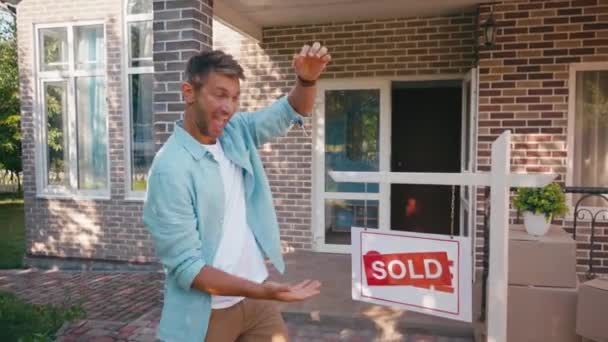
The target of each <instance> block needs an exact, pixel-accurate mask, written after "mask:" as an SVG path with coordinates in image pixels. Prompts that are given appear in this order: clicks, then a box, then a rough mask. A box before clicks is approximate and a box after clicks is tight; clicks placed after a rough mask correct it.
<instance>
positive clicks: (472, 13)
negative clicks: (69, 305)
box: [17, 0, 608, 273]
mask: <svg viewBox="0 0 608 342" xmlns="http://www.w3.org/2000/svg"><path fill="white" fill-rule="evenodd" d="M266 3H267V4H269V5H261V4H258V3H256V2H246V1H233V0H216V1H212V0H179V1H177V0H176V1H170V0H160V1H159V0H154V1H152V0H102V1H85V0H55V1H52V2H50V1H45V0H21V1H20V3H19V4H18V6H17V14H18V16H17V22H18V38H19V65H20V80H21V99H22V115H23V116H22V130H23V153H24V155H23V162H24V177H23V181H24V191H25V204H26V227H27V258H28V260H29V262H30V263H34V264H49V263H61V264H63V265H66V264H69V263H70V262H72V261H74V262H77V263H78V265H82V264H83V263H96V264H98V265H103V266H108V265H117V266H118V267H126V266H128V265H129V266H134V267H145V266H147V265H150V266H154V265H155V262H156V259H155V257H154V251H153V248H152V244H151V241H150V239H149V237H148V235H147V232H146V230H145V228H144V227H143V225H142V222H141V209H142V202H143V199H144V196H145V186H146V182H145V180H146V171H147V168H148V166H149V165H150V162H151V160H152V158H153V156H154V152H155V151H156V149H157V148H158V147H159V146H161V145H162V143H163V142H164V141H165V140H166V139H167V137H168V136H169V135H170V134H171V132H172V130H173V122H174V121H175V120H176V119H178V118H179V117H180V113H181V111H182V109H183V106H182V103H181V96H180V92H179V85H180V80H181V79H182V69H183V67H184V63H185V61H186V60H187V59H188V58H189V57H190V56H191V55H192V54H193V53H196V52H198V51H200V50H205V49H211V48H219V49H224V50H226V51H227V52H229V53H231V54H233V55H234V56H235V57H236V58H237V59H238V60H239V61H241V63H242V65H243V66H244V68H245V69H246V74H247V80H246V81H245V82H244V83H243V84H242V99H241V109H242V110H256V109H259V108H261V107H263V106H265V105H268V104H270V103H271V102H272V101H273V100H274V99H276V98H278V97H279V96H281V95H282V94H285V93H286V92H287V91H288V90H289V89H290V87H291V86H292V85H293V83H294V75H293V73H292V69H291V65H290V62H291V56H292V54H293V53H295V52H297V50H298V49H299V48H300V47H301V46H302V45H303V44H305V43H310V42H312V41H315V40H318V41H321V42H323V43H324V44H325V45H327V46H328V47H329V49H330V51H331V54H332V57H333V62H332V63H331V65H330V66H329V68H328V70H327V72H326V73H325V74H324V77H323V79H322V80H321V81H320V82H319V96H318V99H317V106H316V109H315V113H314V116H313V118H312V119H307V120H306V121H305V125H304V129H301V128H299V127H294V128H293V129H292V130H291V131H290V133H289V134H288V135H287V136H285V137H281V138H278V139H276V140H275V141H274V142H272V143H269V144H266V145H264V146H262V147H261V148H260V152H261V154H262V157H263V160H264V163H265V167H266V171H267V174H268V177H269V180H270V182H271V186H272V190H273V194H274V199H275V204H276V209H277V214H278V218H279V223H280V226H281V234H282V239H283V243H284V246H285V249H286V250H293V249H306V250H315V251H318V252H332V253H344V252H348V248H349V243H350V240H349V239H350V237H349V233H348V227H350V226H351V225H357V226H367V227H370V228H378V229H381V230H390V229H391V227H392V228H393V229H403V230H415V231H423V232H429V233H437V234H450V232H451V231H453V232H454V233H455V234H462V235H468V236H475V239H474V241H475V245H476V253H477V254H478V255H479V254H480V253H481V252H482V247H481V244H482V240H483V234H482V230H481V229H479V227H481V226H482V223H483V219H482V217H481V212H482V211H481V209H480V208H481V207H482V205H483V201H484V197H483V195H482V194H483V192H482V191H480V190H479V189H477V190H475V189H464V188H463V189H460V188H454V189H452V188H450V187H438V186H436V187H430V186H427V187H420V186H406V185H378V184H336V183H333V182H332V181H331V179H329V178H328V177H327V170H330V169H333V170H350V171H374V170H380V171H389V170H390V171H408V172H460V171H463V170H464V171H466V170H474V169H477V170H482V171H483V170H488V168H489V156H490V144H491V142H492V141H493V140H494V139H495V138H496V137H497V136H498V135H499V134H500V133H501V132H502V131H504V130H511V131H512V132H513V133H515V136H514V140H515V143H514V146H513V155H512V158H513V165H514V170H513V171H514V172H532V173H534V172H554V173H557V174H559V175H560V176H559V180H560V181H561V182H563V183H564V184H566V185H575V186H589V187H591V186H593V187H601V186H604V187H605V186H608V166H607V165H608V157H607V153H608V150H607V146H608V130H607V126H606V120H602V115H601V114H603V115H604V116H603V119H605V118H606V116H605V115H606V96H608V1H606V0H572V1H552V0H551V1H535V0H527V1H498V2H493V3H492V4H488V3H484V1H475V0H458V1H454V0H450V1H448V0H445V1H427V2H423V1H398V0H394V1H393V0H391V1H382V2H375V1H368V2H361V1H343V2H337V3H331V4H327V3H325V2H324V1H317V0H315V1H297V0H292V1H270V2H265V4H266ZM490 16H492V17H493V18H495V19H496V20H497V25H498V30H497V35H496V42H495V43H496V44H495V45H494V46H491V47H488V46H486V45H485V44H484V43H485V39H484V37H483V36H484V34H483V30H482V29H481V24H482V23H484V22H486V20H487V19H488V18H489V17H490ZM602 106H603V107H602ZM598 108H599V109H598ZM602 108H603V109H602ZM597 113H599V114H600V115H596V114H597ZM452 203H453V205H452ZM589 205H590V206H592V207H594V206H595V207H597V206H600V205H601V203H599V202H598V203H595V202H594V203H590V204H589ZM429 207H432V213H430V211H429ZM555 223H556V224H560V225H563V226H564V227H565V228H566V229H571V223H572V217H571V216H569V217H566V219H564V220H559V221H556V222H555ZM490 229H491V228H490ZM595 234H596V247H595V249H596V253H595V256H596V260H595V267H596V269H595V270H596V272H601V273H608V226H607V225H605V224H604V225H602V224H598V229H597V230H596V232H595ZM589 235H590V229H589V228H588V227H585V226H584V224H583V227H582V228H579V230H578V231H577V240H578V241H579V244H578V248H579V253H578V258H579V264H580V271H581V272H583V271H585V270H586V266H585V265H586V263H587V257H588V254H589V249H590V246H589ZM477 264H478V265H479V258H478V261H477Z"/></svg>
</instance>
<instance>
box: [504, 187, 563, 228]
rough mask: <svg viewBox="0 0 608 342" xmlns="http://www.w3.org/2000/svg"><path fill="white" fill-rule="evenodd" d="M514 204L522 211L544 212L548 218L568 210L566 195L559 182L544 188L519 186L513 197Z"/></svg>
mask: <svg viewBox="0 0 608 342" xmlns="http://www.w3.org/2000/svg"><path fill="white" fill-rule="evenodd" d="M513 206H515V207H516V208H517V209H518V210H519V211H520V212H524V211H529V212H532V213H534V214H544V215H545V217H546V218H547V220H549V219H551V217H555V216H560V215H564V214H566V213H567V212H568V206H567V205H566V196H565V194H564V192H563V190H562V188H561V186H560V185H559V184H557V183H551V184H549V185H547V186H545V187H542V188H519V189H517V195H516V196H515V197H514V198H513Z"/></svg>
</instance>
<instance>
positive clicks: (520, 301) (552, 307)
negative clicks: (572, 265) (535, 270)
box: [507, 285, 580, 342]
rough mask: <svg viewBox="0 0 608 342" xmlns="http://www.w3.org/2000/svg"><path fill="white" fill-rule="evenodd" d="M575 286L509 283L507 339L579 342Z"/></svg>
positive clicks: (529, 341) (534, 341)
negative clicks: (537, 285) (560, 286)
mask: <svg viewBox="0 0 608 342" xmlns="http://www.w3.org/2000/svg"><path fill="white" fill-rule="evenodd" d="M577 292H578V289H577V288H554V287H536V286H518V285H509V290H508V304H507V341H509V342H511V341H513V342H539V341H551V342H574V341H576V342H579V341H580V337H579V336H577V335H576V298H577Z"/></svg>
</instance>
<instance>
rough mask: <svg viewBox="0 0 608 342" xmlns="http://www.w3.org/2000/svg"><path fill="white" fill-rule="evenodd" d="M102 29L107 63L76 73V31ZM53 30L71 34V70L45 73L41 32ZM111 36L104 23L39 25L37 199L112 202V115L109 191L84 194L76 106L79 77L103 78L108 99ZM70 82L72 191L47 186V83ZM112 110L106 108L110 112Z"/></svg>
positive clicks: (35, 72)
mask: <svg viewBox="0 0 608 342" xmlns="http://www.w3.org/2000/svg"><path fill="white" fill-rule="evenodd" d="M92 25H101V26H102V34H103V54H104V62H103V66H102V68H100V69H98V70H75V68H76V61H75V56H74V28H75V27H80V26H92ZM49 28H64V29H66V31H67V46H68V61H67V65H68V70H53V71H42V70H41V64H40V56H41V53H43V51H41V49H40V39H41V37H40V30H41V29H49ZM106 47H107V35H106V24H105V22H104V20H83V21H65V22H57V23H50V24H36V25H34V53H33V59H34V61H33V63H32V65H33V66H34V70H33V75H34V80H35V85H34V86H35V94H36V97H35V99H36V100H35V105H34V108H35V110H34V117H35V119H36V124H35V137H36V152H35V155H36V170H37V172H36V196H37V197H40V198H66V199H100V200H108V199H110V198H111V193H110V188H111V178H110V175H111V171H110V169H111V167H110V166H111V164H110V124H109V121H110V117H109V113H108V112H107V113H106V141H107V147H106V159H107V160H106V163H107V164H106V165H107V170H106V179H107V183H106V187H105V188H104V189H95V190H81V189H78V159H77V155H76V153H77V146H78V144H77V141H78V137H77V127H76V123H77V113H76V103H75V93H76V84H75V80H76V78H78V77H93V76H96V77H103V78H104V81H105V85H106V97H107V89H108V87H107V84H108V82H107V80H108V78H107V75H106V74H107V68H108V58H107V49H106ZM57 81H67V92H66V96H67V99H68V101H67V113H66V114H67V115H66V118H67V121H68V123H67V125H68V144H69V160H68V163H69V170H70V171H69V175H68V176H69V183H70V188H69V189H68V188H65V187H51V186H48V185H47V184H46V181H45V179H46V177H47V175H48V170H47V164H48V163H47V149H48V146H47V139H46V120H47V117H46V106H45V98H44V90H45V89H44V87H43V86H44V84H45V83H46V82H57ZM108 108H109V106H108V105H107V104H106V109H108Z"/></svg>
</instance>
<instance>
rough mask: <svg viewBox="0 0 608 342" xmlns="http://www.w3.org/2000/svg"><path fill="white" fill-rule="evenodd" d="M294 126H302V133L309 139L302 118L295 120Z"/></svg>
mask: <svg viewBox="0 0 608 342" xmlns="http://www.w3.org/2000/svg"><path fill="white" fill-rule="evenodd" d="M294 125H297V126H300V128H301V129H302V132H304V136H305V137H308V133H307V132H306V128H304V120H302V118H297V119H295V120H294Z"/></svg>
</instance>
